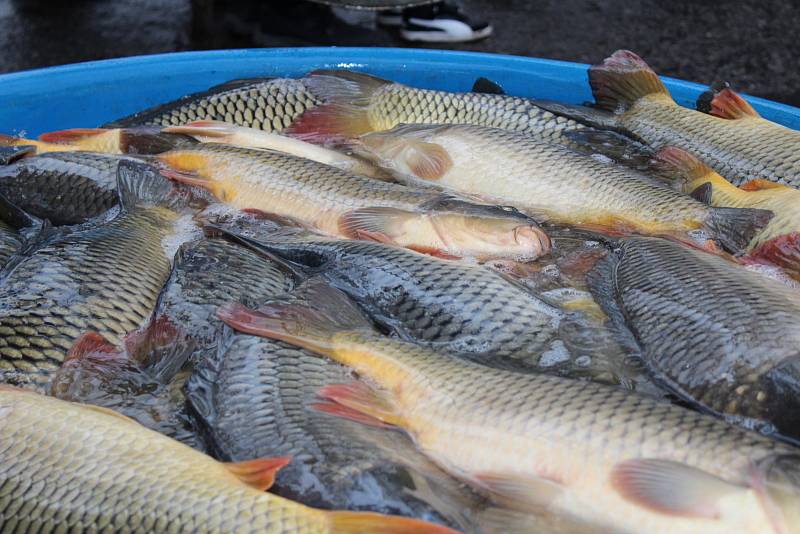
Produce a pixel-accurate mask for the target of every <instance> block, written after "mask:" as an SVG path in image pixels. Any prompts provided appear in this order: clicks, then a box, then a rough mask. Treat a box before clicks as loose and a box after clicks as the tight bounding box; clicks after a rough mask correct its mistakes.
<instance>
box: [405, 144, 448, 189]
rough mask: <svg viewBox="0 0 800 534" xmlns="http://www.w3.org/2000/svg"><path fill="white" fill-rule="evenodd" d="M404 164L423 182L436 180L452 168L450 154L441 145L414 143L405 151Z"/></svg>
mask: <svg viewBox="0 0 800 534" xmlns="http://www.w3.org/2000/svg"><path fill="white" fill-rule="evenodd" d="M405 158H406V164H407V165H408V168H409V169H410V170H411V172H413V173H414V175H415V176H417V177H418V178H422V179H423V180H438V179H440V178H441V177H443V176H444V175H445V174H447V171H449V170H450V169H451V168H452V167H453V160H452V158H450V154H448V153H447V150H445V148H444V147H443V146H442V145H438V144H436V143H427V142H424V141H415V142H413V143H409V146H408V148H407V149H406V151H405Z"/></svg>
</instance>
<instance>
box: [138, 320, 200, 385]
mask: <svg viewBox="0 0 800 534" xmlns="http://www.w3.org/2000/svg"><path fill="white" fill-rule="evenodd" d="M194 348H195V342H194V340H193V339H192V337H191V336H190V335H189V334H188V333H187V332H185V331H184V330H183V329H182V328H180V327H179V326H177V325H176V324H175V323H173V322H172V321H171V320H170V319H169V318H168V317H167V316H164V315H161V316H158V317H154V318H153V319H152V320H151V321H150V323H149V324H148V325H147V326H145V327H143V328H140V329H138V330H135V331H133V332H131V333H130V334H128V335H127V336H125V350H126V351H127V353H128V354H129V355H130V357H131V358H133V359H134V360H135V361H136V362H138V363H139V364H141V366H142V367H143V368H144V369H145V370H147V372H148V374H150V375H151V376H152V377H153V378H155V379H156V380H158V381H159V382H161V383H164V384H166V383H167V382H169V381H170V380H171V379H172V378H173V377H174V376H175V375H176V374H177V373H178V371H180V369H181V367H183V365H184V364H185V363H186V362H187V361H188V359H189V357H190V356H191V355H192V352H193V351H194Z"/></svg>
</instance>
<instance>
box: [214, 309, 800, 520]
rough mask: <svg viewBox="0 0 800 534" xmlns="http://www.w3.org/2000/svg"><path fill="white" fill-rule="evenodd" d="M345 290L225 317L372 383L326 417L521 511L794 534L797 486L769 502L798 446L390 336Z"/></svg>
mask: <svg viewBox="0 0 800 534" xmlns="http://www.w3.org/2000/svg"><path fill="white" fill-rule="evenodd" d="M339 295H340V297H338V298H337V297H335V296H333V295H332V294H330V293H328V294H325V299H324V300H323V299H320V298H319V297H318V298H317V299H315V302H323V304H321V305H317V306H315V307H313V308H312V307H298V306H286V305H281V304H276V305H273V304H270V305H266V306H262V307H261V308H260V309H259V310H257V311H252V310H247V309H245V308H243V307H242V306H239V305H234V306H226V307H225V308H223V309H222V310H220V317H222V318H223V320H225V321H226V322H227V323H228V324H229V325H231V326H232V327H234V328H236V329H237V330H240V331H243V332H248V333H250V334H257V335H262V336H265V337H269V338H272V339H280V340H283V341H287V342H289V343H292V344H294V345H297V346H300V347H304V348H307V349H311V350H314V351H315V352H319V353H322V354H325V355H327V356H329V357H331V358H332V359H334V360H335V361H338V362H340V363H343V364H345V365H348V366H350V367H352V369H353V370H354V371H355V372H357V373H358V374H359V376H361V377H363V378H364V379H365V380H367V381H368V382H367V383H368V384H371V386H366V387H365V386H364V385H356V384H352V383H351V384H348V385H345V386H340V387H330V388H325V389H323V390H322V391H321V392H320V395H321V397H322V398H323V399H325V400H326V401H327V402H329V403H332V406H330V407H329V409H328V411H330V412H332V413H338V414H340V415H342V416H344V417H355V416H353V410H355V411H356V412H358V413H359V414H360V415H359V416H358V417H360V418H361V420H363V419H364V418H373V421H381V422H383V423H385V424H392V425H396V426H399V427H401V428H403V429H405V430H406V431H407V432H408V433H409V434H410V435H411V437H412V438H413V439H414V441H415V443H416V444H417V446H418V447H419V449H420V450H422V451H424V452H425V454H426V455H427V456H429V457H430V458H431V459H433V460H434V461H435V462H436V463H437V464H439V465H440V466H442V467H443V468H444V469H445V470H447V471H449V472H451V473H453V474H454V475H456V476H458V477H459V478H462V479H464V480H465V481H467V482H469V483H470V484H473V485H475V486H476V487H479V488H482V489H484V490H488V491H490V492H492V493H493V495H494V496H495V497H496V499H497V500H498V502H504V503H508V505H509V506H511V507H512V508H514V509H516V510H521V511H524V510H527V511H535V510H541V509H542V508H544V509H546V510H548V511H550V512H553V513H556V514H558V515H564V516H566V517H567V518H574V519H576V520H580V521H585V522H587V523H589V524H591V525H593V526H594V527H595V528H596V529H599V530H603V531H606V530H608V531H614V532H670V533H675V532H709V533H711V532H720V533H722V532H730V531H741V532H773V533H774V532H789V531H792V532H794V531H796V525H792V524H791V523H788V520H789V519H791V518H793V517H794V516H795V514H796V510H797V509H798V506H800V492H798V488H797V487H792V486H788V487H781V488H780V489H779V490H778V493H779V495H781V496H782V497H784V499H783V500H777V501H771V499H773V498H775V490H776V488H775V487H774V486H773V484H774V483H775V482H777V481H776V479H775V475H776V473H770V472H769V470H768V469H767V468H766V466H769V465H771V464H772V462H773V461H774V460H775V459H777V458H781V459H782V467H784V468H785V469H789V470H790V471H789V473H793V474H794V475H796V474H797V473H798V472H800V455H797V452H796V449H795V448H794V447H791V446H789V445H786V444H783V443H780V442H778V441H774V440H770V439H768V438H766V437H764V436H762V435H760V434H758V433H756V432H751V431H746V430H743V429H740V428H738V427H736V426H734V425H729V424H727V423H725V422H723V421H720V420H718V419H716V418H714V417H711V416H709V415H704V414H700V413H697V412H694V411H692V410H688V409H686V408H683V407H680V406H676V405H673V404H670V403H666V402H660V401H657V400H654V399H650V398H647V397H643V396H640V395H637V394H634V393H631V392H626V391H624V390H622V389H619V388H615V387H610V386H604V385H602V384H596V383H593V382H582V381H575V380H568V379H562V378H558V377H553V376H546V375H541V374H534V375H524V374H520V373H514V372H510V371H504V370H499V369H486V368H484V367H482V366H478V365H475V364H472V363H470V362H465V361H462V360H459V359H455V358H451V357H448V356H447V355H446V354H443V353H439V352H436V351H433V350H431V349H428V348H425V347H420V346H419V345H416V344H413V343H408V342H404V341H401V340H398V339H395V338H391V337H387V336H382V335H380V334H378V333H376V332H374V331H371V329H370V327H369V325H368V324H366V323H365V322H364V320H363V319H361V318H358V317H357V316H354V315H353V314H352V313H350V312H347V311H346V301H342V296H341V295H342V294H341V293H340V294H339ZM351 306H352V305H351ZM337 405H338V408H337ZM776 471H777V472H779V473H781V475H780V476H778V479H779V481H780V482H784V481H785V480H786V478H785V477H784V476H783V473H784V472H783V471H782V470H781V469H777V470H776ZM767 477H770V478H767ZM754 479H755V480H759V479H760V480H761V482H755V481H754ZM762 483H763V484H764V486H761V484H762ZM764 487H767V488H769V489H767V490H764ZM645 488H646V489H645ZM684 492H688V493H689V494H690V495H692V496H693V497H692V498H688V499H685V500H684V499H683V498H682V497H683V495H684V494H685V493H684ZM676 495H677V496H680V498H677V499H676V498H675V496H676ZM762 499H764V500H762ZM765 501H766V502H768V503H770V504H767V505H765V504H764V502H765ZM773 504H777V506H778V507H776V508H773V507H772V505H773Z"/></svg>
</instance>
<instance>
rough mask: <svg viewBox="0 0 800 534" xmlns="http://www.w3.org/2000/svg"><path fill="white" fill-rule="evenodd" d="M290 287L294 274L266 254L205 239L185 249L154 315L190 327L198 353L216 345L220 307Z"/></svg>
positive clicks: (261, 298)
mask: <svg viewBox="0 0 800 534" xmlns="http://www.w3.org/2000/svg"><path fill="white" fill-rule="evenodd" d="M292 285H293V283H292V279H291V277H290V276H289V275H287V274H286V273H285V272H284V271H282V270H281V269H280V268H279V267H278V266H276V265H275V263H274V262H271V261H270V260H268V259H266V258H264V257H263V256H261V255H259V254H257V253H255V252H252V251H251V250H248V249H247V248H244V247H242V246H240V245H236V244H234V243H231V242H230V241H227V240H225V239H221V238H209V239H202V240H199V241H196V242H194V243H190V244H187V245H185V246H184V247H183V248H182V249H181V253H180V255H179V257H178V259H177V260H176V262H175V267H174V268H173V271H172V274H171V276H170V279H169V281H168V282H167V285H166V286H165V288H164V291H163V293H162V296H161V299H160V301H159V306H158V309H157V310H156V315H157V316H165V317H168V318H169V319H170V320H171V321H173V322H174V323H176V324H177V325H178V326H179V327H181V328H182V329H183V330H184V331H186V332H187V333H188V334H189V335H190V336H191V337H192V339H194V340H195V341H196V342H197V344H198V346H197V351H196V352H195V354H198V353H199V352H198V351H203V350H208V349H210V348H212V347H213V346H214V345H215V343H214V341H215V337H216V335H217V333H218V331H219V328H220V327H221V326H222V322H221V321H220V320H219V319H217V316H216V313H217V308H219V307H220V306H222V305H223V304H225V303H227V302H231V301H237V302H241V303H243V304H246V305H249V306H257V305H259V304H261V303H262V302H263V301H264V300H266V299H268V298H270V297H272V296H274V295H276V294H279V293H283V292H284V291H287V290H288V289H290V288H291V287H292Z"/></svg>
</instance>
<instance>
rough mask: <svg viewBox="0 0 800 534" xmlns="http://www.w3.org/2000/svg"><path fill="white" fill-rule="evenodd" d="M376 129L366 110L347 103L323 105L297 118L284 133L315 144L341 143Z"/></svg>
mask: <svg viewBox="0 0 800 534" xmlns="http://www.w3.org/2000/svg"><path fill="white" fill-rule="evenodd" d="M372 130H373V128H372V125H371V124H370V122H369V117H368V116H367V109H366V108H360V107H357V106H348V105H346V104H336V103H333V104H321V105H319V106H316V107H313V108H311V109H309V110H308V111H306V112H305V113H303V114H302V115H300V117H298V118H297V119H295V121H294V123H292V125H291V126H289V128H287V129H286V131H285V132H284V133H286V135H289V136H291V137H296V138H297V139H301V140H303V141H307V142H309V143H316V144H325V143H332V142H342V141H344V140H347V139H354V138H356V137H359V136H360V135H363V134H365V133H369V132H371V131H372Z"/></svg>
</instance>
